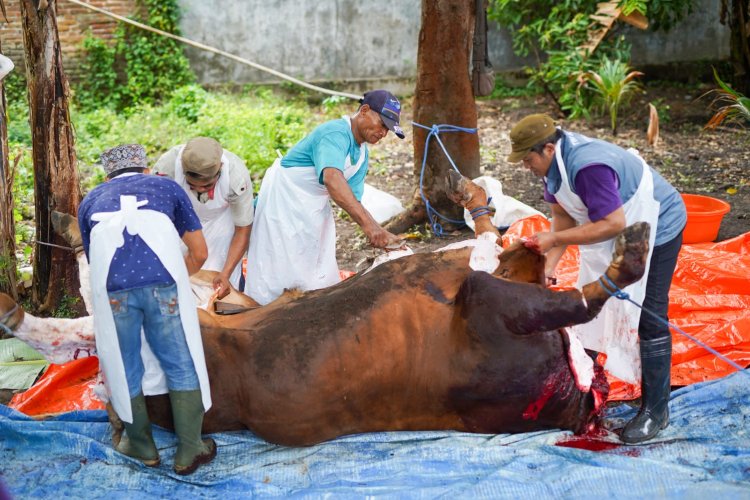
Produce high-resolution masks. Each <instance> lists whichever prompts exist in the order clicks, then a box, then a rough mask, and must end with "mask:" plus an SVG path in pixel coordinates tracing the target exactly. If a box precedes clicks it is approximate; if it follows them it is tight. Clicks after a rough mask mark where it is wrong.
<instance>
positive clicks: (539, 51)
mask: <svg viewBox="0 0 750 500" xmlns="http://www.w3.org/2000/svg"><path fill="white" fill-rule="evenodd" d="M600 2H601V0H526V1H523V2H521V1H518V0H490V8H489V11H488V14H489V17H490V18H491V19H493V20H495V21H497V22H498V23H499V24H500V25H502V26H505V27H507V28H508V29H509V31H510V33H511V36H512V39H513V48H514V51H515V52H516V54H518V55H521V56H528V55H529V54H532V55H533V56H534V59H535V62H536V64H535V65H534V66H530V67H527V68H526V71H527V73H528V75H529V77H530V85H532V86H536V87H541V88H542V89H544V91H545V92H546V93H547V94H548V95H549V96H550V97H552V98H553V100H554V101H555V102H556V103H557V104H558V106H559V107H560V110H561V111H563V112H565V113H566V114H567V115H568V117H570V118H576V117H580V116H588V114H589V112H590V109H591V107H592V106H593V105H594V101H593V100H592V96H591V95H589V94H587V93H586V92H582V90H583V89H581V87H580V85H579V84H578V81H577V77H578V76H579V75H581V74H584V73H586V72H588V71H594V70H596V69H597V68H598V67H599V66H600V64H601V63H602V61H603V60H604V59H607V58H608V59H614V60H616V59H619V60H621V61H627V60H630V45H629V44H628V43H626V42H625V40H624V38H623V37H622V36H618V35H617V30H616V29H615V30H611V31H610V33H609V34H608V36H607V37H605V38H604V40H602V41H601V42H600V43H599V45H598V46H597V48H596V51H595V52H594V53H593V54H592V53H586V52H585V51H581V50H580V48H581V47H583V46H586V42H587V41H588V38H589V34H590V33H589V32H590V30H595V29H596V28H597V24H596V23H593V22H592V18H591V15H592V14H594V13H596V12H597V8H598V4H599V3H600ZM692 3H693V0H649V1H646V0H622V1H621V2H620V3H619V4H618V8H620V9H622V12H623V13H624V14H626V15H627V14H630V13H633V12H636V11H637V12H639V13H641V14H644V15H647V17H648V19H649V21H650V22H651V23H652V25H654V26H661V27H664V28H669V27H671V26H673V25H674V24H675V23H676V22H677V21H679V20H680V19H682V18H683V17H684V16H685V15H687V14H688V13H689V12H690V11H691V9H692Z"/></svg>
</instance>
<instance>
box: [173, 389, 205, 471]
mask: <svg viewBox="0 0 750 500" xmlns="http://www.w3.org/2000/svg"><path fill="white" fill-rule="evenodd" d="M169 400H170V401H171V403H172V416H173V419H174V432H175V434H177V452H176V453H175V456H174V471H175V472H176V473H177V474H180V475H187V474H192V473H193V472H195V470H196V469H197V468H198V467H199V466H200V465H201V464H207V463H208V462H210V461H211V460H213V459H214V457H215V456H216V443H215V442H214V440H213V439H211V438H208V439H201V427H202V426H203V415H204V413H205V411H204V410H203V401H202V399H201V391H200V389H199V390H195V391H169Z"/></svg>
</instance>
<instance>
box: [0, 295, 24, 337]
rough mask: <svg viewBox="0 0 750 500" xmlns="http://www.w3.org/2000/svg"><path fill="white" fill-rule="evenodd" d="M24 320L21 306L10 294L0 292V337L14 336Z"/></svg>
mask: <svg viewBox="0 0 750 500" xmlns="http://www.w3.org/2000/svg"><path fill="white" fill-rule="evenodd" d="M23 320H24V312H23V308H21V306H20V305H19V304H18V303H16V301H15V300H13V297H11V296H10V295H7V294H4V293H1V292H0V338H3V337H5V336H8V337H12V336H14V333H13V331H14V330H16V329H17V328H18V327H19V325H20V324H21V323H23Z"/></svg>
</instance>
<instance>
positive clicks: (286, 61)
mask: <svg viewBox="0 0 750 500" xmlns="http://www.w3.org/2000/svg"><path fill="white" fill-rule="evenodd" d="M467 1H468V0H467ZM179 2H180V5H181V7H182V12H183V18H182V20H181V26H182V30H183V34H184V35H185V36H187V37H189V38H193V39H195V40H198V41H201V42H203V43H206V44H208V45H212V46H215V47H218V48H221V49H223V50H225V51H227V52H231V53H234V54H237V55H239V56H242V57H244V58H246V59H250V60H251V61H254V62H256V63H259V64H262V65H264V66H269V67H271V68H274V69H276V70H278V71H281V72H283V73H287V74H290V75H292V76H295V77H298V78H302V79H305V80H309V81H334V80H335V81H368V80H378V81H382V80H388V79H404V78H413V77H414V76H415V74H416V64H417V63H416V61H417V44H418V37H419V27H420V12H421V2H420V0H393V1H391V2H378V3H377V8H373V5H375V4H374V3H373V2H370V1H365V0H298V1H296V2H290V1H287V0H243V1H232V0H221V1H211V2H205V1H204V0H179ZM719 4H720V0H696V8H695V12H696V14H694V15H693V16H691V17H690V18H689V19H687V20H685V21H684V22H683V23H681V25H680V26H678V27H677V28H676V29H674V30H672V31H671V32H670V33H668V34H664V33H653V32H640V31H638V30H635V29H629V28H626V29H624V30H623V32H624V33H625V34H626V36H627V37H628V39H629V40H631V41H632V43H633V49H634V50H633V64H635V65H638V64H657V63H668V62H681V61H694V60H720V59H726V58H727V57H728V55H729V31H728V29H727V28H726V27H724V26H722V25H721V24H720V23H719V17H718V16H719ZM489 39H490V60H491V61H492V64H493V66H494V67H495V69H496V71H500V72H502V71H513V70H518V69H520V68H522V67H523V65H524V62H525V61H524V60H523V59H521V58H519V57H517V56H515V55H514V54H513V50H512V46H511V42H510V36H509V35H508V33H507V32H506V31H505V30H502V29H500V28H498V27H497V26H493V27H492V29H491V32H490V37H489ZM188 55H189V57H190V60H191V63H192V67H193V69H194V70H195V72H196V74H197V75H198V78H199V80H200V81H201V82H203V83H221V82H240V83H241V82H264V81H275V80H276V79H275V78H273V77H272V76H271V75H268V74H265V73H262V72H259V71H257V70H254V69H252V68H250V67H248V66H243V65H241V64H239V63H235V62H233V61H230V60H228V59H226V58H223V57H221V56H217V55H215V54H210V53H206V52H202V51H198V50H196V49H190V50H189V51H188ZM467 71H468V69H467Z"/></svg>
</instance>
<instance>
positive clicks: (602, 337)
mask: <svg viewBox="0 0 750 500" xmlns="http://www.w3.org/2000/svg"><path fill="white" fill-rule="evenodd" d="M628 153H629V154H634V155H635V156H637V157H638V158H639V159H640V160H641V163H642V164H643V176H642V177H641V182H640V184H639V186H638V189H637V190H636V192H635V194H634V195H633V196H632V197H631V198H630V199H629V200H628V201H627V202H626V203H625V204H623V206H622V208H623V210H624V212H625V224H626V226H629V225H631V224H634V223H636V222H640V221H645V222H648V223H649V224H650V225H651V233H650V237H649V242H648V257H647V259H646V270H645V273H644V275H643V278H641V279H640V280H639V281H637V282H635V283H633V284H632V285H630V286H628V287H626V288H625V289H624V290H625V291H626V292H627V293H628V294H629V295H630V298H631V299H633V300H634V301H635V302H637V303H639V304H642V303H643V299H644V297H645V296H646V281H647V279H648V269H649V266H650V262H651V253H652V252H653V250H654V239H655V238H656V224H657V221H658V218H659V206H660V203H659V202H658V201H656V200H654V179H653V176H652V175H651V169H650V168H649V166H648V165H647V164H646V162H645V161H644V160H643V159H642V158H641V157H640V156H639V155H638V152H637V151H636V150H634V149H629V150H628ZM555 156H556V158H557V164H558V166H559V167H560V175H561V177H562V183H561V185H560V190H559V191H558V192H557V193H555V195H554V196H555V199H556V200H557V202H558V203H559V204H560V206H561V207H562V208H563V209H565V211H566V212H567V213H568V214H570V216H571V217H573V219H575V221H576V222H577V223H578V224H584V223H586V222H590V220H589V218H588V209H587V208H586V206H585V205H584V204H583V202H582V201H581V198H580V197H579V196H578V195H577V194H575V193H574V192H573V190H572V189H571V187H570V184H569V182H568V173H567V170H566V168H565V163H564V162H563V159H562V154H561V153H560V143H559V142H558V144H557V147H556V151H555ZM578 249H579V251H580V255H581V258H580V266H581V268H580V271H579V273H578V283H577V287H578V288H579V289H580V288H582V287H583V285H585V284H587V283H591V282H592V281H595V280H597V279H599V277H600V276H601V275H602V274H604V272H605V271H606V269H607V267H609V264H610V262H611V261H612V253H613V252H614V249H615V241H614V238H612V239H610V240H607V241H603V242H601V243H594V244H591V245H579V247H578ZM640 317H641V310H640V308H638V307H636V306H634V305H633V304H631V303H630V302H626V301H624V300H620V299H616V298H611V299H610V300H608V301H607V302H606V303H605V304H604V307H603V308H602V310H601V311H600V312H599V314H598V315H597V316H596V317H595V318H594V319H593V320H591V321H589V322H588V323H584V324H582V325H575V326H572V327H570V328H569V330H570V331H571V332H573V333H575V334H576V335H577V336H578V338H579V339H580V340H581V342H582V343H583V346H584V347H586V348H587V349H592V350H594V351H598V352H604V353H606V354H607V361H606V363H605V365H604V368H605V369H606V370H607V371H609V372H610V373H611V374H612V375H614V376H615V377H618V378H620V379H622V380H624V381H626V382H630V383H637V382H638V381H639V380H640V374H641V362H640V353H639V350H638V322H639V320H640Z"/></svg>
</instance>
